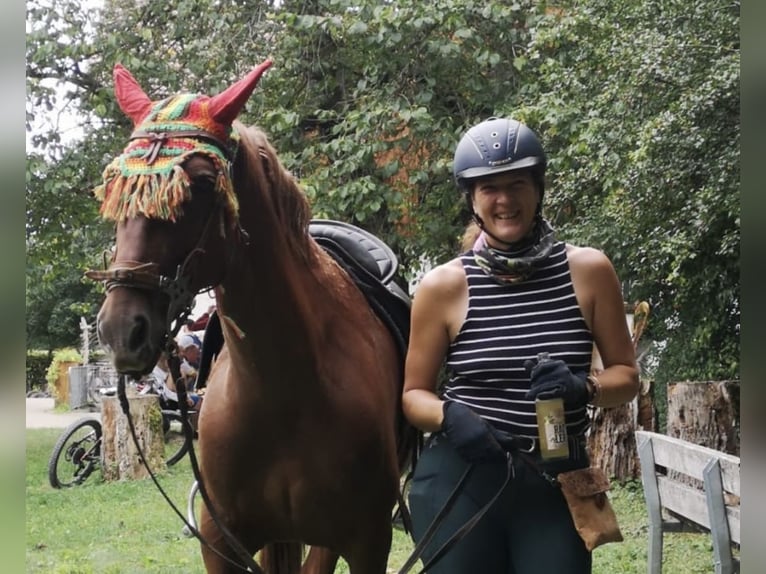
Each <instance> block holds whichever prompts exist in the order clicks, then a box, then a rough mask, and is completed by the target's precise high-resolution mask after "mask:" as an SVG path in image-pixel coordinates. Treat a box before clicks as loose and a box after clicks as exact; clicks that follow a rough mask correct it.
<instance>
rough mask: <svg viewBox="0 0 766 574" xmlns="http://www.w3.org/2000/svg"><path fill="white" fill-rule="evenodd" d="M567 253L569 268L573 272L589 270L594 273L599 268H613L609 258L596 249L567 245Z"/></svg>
mask: <svg viewBox="0 0 766 574" xmlns="http://www.w3.org/2000/svg"><path fill="white" fill-rule="evenodd" d="M566 251H567V259H568V260H569V266H570V267H571V268H572V269H573V270H577V269H587V270H590V271H593V270H596V269H597V268H599V267H602V268H611V267H612V262H611V261H609V257H607V256H606V254H605V253H604V252H603V251H601V250H600V249H596V248H595V247H580V246H577V245H572V244H570V243H567V244H566Z"/></svg>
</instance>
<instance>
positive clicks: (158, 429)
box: [101, 395, 166, 480]
mask: <svg viewBox="0 0 766 574" xmlns="http://www.w3.org/2000/svg"><path fill="white" fill-rule="evenodd" d="M128 405H129V407H130V416H131V418H132V419H133V425H134V427H135V429H136V439H137V441H138V444H139V446H140V447H141V452H142V453H143V454H144V457H145V458H146V461H147V464H148V465H149V467H150V468H151V469H152V472H159V471H162V470H164V469H165V468H166V465H165V457H164V451H165V442H164V435H163V431H162V413H161V412H160V404H159V399H158V397H157V396H156V395H141V396H134V397H128ZM101 424H102V426H103V430H104V438H103V443H102V449H101V462H102V469H103V475H104V480H123V479H137V478H146V477H148V476H149V472H148V471H147V469H146V465H145V464H144V463H143V462H142V460H141V456H140V455H139V453H138V449H137V448H136V444H135V441H134V440H133V437H132V436H131V433H130V427H129V425H128V418H127V417H126V416H125V414H124V413H123V412H122V408H121V407H120V401H119V399H118V398H117V397H104V398H103V399H102V401H101Z"/></svg>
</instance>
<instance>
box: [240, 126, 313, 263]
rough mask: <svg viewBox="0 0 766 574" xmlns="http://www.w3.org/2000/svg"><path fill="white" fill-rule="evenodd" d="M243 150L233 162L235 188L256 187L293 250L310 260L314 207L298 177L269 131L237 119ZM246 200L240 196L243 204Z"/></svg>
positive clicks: (241, 148)
mask: <svg viewBox="0 0 766 574" xmlns="http://www.w3.org/2000/svg"><path fill="white" fill-rule="evenodd" d="M234 127H235V129H236V130H237V132H238V133H239V136H240V142H239V151H238V154H237V158H236V160H235V161H234V165H233V176H232V177H233V179H234V188H235V190H241V189H249V190H252V189H255V190H260V191H261V193H262V194H263V195H264V196H265V198H266V199H267V200H268V202H269V204H270V205H271V208H272V209H273V210H274V214H275V216H276V218H277V219H278V221H279V224H280V228H281V229H282V230H283V231H284V241H285V242H286V247H287V248H288V249H289V250H290V252H292V253H294V254H296V255H297V256H298V257H300V258H302V259H304V260H308V259H309V258H310V257H311V249H310V248H309V232H308V229H309V223H310V221H311V206H310V205H309V202H308V199H307V197H306V195H305V193H304V192H303V189H302V188H301V187H300V185H299V184H298V181H297V180H296V179H295V177H294V176H293V175H292V174H291V173H290V172H289V171H288V170H287V169H285V167H284V166H283V165H282V162H281V161H280V160H279V156H278V155H277V152H276V150H275V149H274V147H273V146H272V145H271V142H269V140H268V138H267V137H266V134H265V133H264V132H263V131H262V130H261V129H260V128H259V127H257V126H255V125H251V126H245V125H244V124H242V123H241V122H239V121H235V122H234ZM241 202H242V199H241V198H240V203H241Z"/></svg>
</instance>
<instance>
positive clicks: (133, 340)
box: [128, 315, 149, 351]
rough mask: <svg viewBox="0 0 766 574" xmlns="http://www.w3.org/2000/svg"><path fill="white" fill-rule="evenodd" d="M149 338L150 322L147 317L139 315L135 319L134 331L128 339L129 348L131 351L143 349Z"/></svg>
mask: <svg viewBox="0 0 766 574" xmlns="http://www.w3.org/2000/svg"><path fill="white" fill-rule="evenodd" d="M148 338H149V321H148V320H147V318H146V317H144V316H142V315H139V316H137V317H136V318H135V321H134V324H133V329H132V330H131V332H130V338H129V339H128V347H129V348H130V350H131V351H136V350H138V349H139V348H141V347H142V346H143V345H144V344H146V341H147V340H148Z"/></svg>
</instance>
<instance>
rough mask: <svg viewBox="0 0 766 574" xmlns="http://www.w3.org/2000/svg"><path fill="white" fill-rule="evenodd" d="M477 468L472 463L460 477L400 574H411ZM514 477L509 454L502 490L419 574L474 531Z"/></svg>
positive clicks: (456, 533) (511, 459)
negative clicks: (409, 573)
mask: <svg viewBox="0 0 766 574" xmlns="http://www.w3.org/2000/svg"><path fill="white" fill-rule="evenodd" d="M475 468H476V464H474V463H471V464H469V465H468V467H467V468H466V469H465V472H464V473H463V475H462V476H461V477H460V480H458V481H457V484H456V485H455V488H454V489H453V490H452V492H451V493H450V495H449V497H447V500H446V501H445V503H444V506H442V508H441V510H439V512H438V513H437V515H436V516H435V517H434V519H433V520H432V521H431V524H429V526H428V529H427V530H426V532H425V534H423V537H422V538H421V539H420V542H418V544H417V546H415V549H414V550H413V551H412V554H410V557H409V558H408V559H407V561H406V562H405V563H404V565H403V566H402V567H401V569H400V570H399V572H398V574H407V572H409V571H410V569H411V568H412V567H413V566H414V565H415V562H417V561H418V559H419V558H420V556H421V555H422V554H423V552H424V551H425V549H426V547H427V546H428V545H429V544H430V543H431V539H433V537H434V535H435V534H436V532H437V531H438V530H439V528H440V527H441V526H442V524H443V523H444V518H445V516H446V515H447V514H448V513H449V511H450V510H452V507H453V506H454V505H455V500H456V499H457V497H458V495H459V494H460V493H461V492H462V491H463V488H464V487H465V483H466V482H467V481H468V478H469V477H470V476H471V474H472V473H473V470H474V469H475ZM513 475H514V471H513V458H512V456H511V453H510V452H508V453H506V469H505V479H504V480H503V483H502V484H501V485H500V488H499V489H498V490H497V492H495V494H494V495H493V496H492V498H491V499H490V500H489V502H487V503H486V504H485V505H484V506H482V507H481V508H480V509H479V510H478V511H477V512H476V514H474V515H473V516H472V517H471V518H470V519H469V520H468V521H466V522H465V523H464V524H463V526H461V527H460V528H459V529H458V530H456V531H455V532H454V533H453V534H452V536H450V537H449V538H448V539H447V541H446V542H444V544H442V545H441V547H440V548H439V549H438V550H437V551H436V552H434V554H433V555H432V556H431V558H429V559H428V561H427V562H425V563H424V564H423V568H422V569H421V570H420V571H419V572H418V574H423V573H424V572H427V571H428V569H429V568H431V567H432V566H433V565H434V564H436V563H437V562H438V561H439V560H441V559H442V558H444V556H445V554H447V552H449V551H450V550H451V549H452V547H453V546H454V545H455V544H457V543H458V542H459V541H460V540H462V539H463V538H464V537H465V535H466V534H468V533H469V532H470V531H471V530H473V527H474V526H476V524H478V522H479V520H481V518H482V517H483V516H484V515H485V514H486V513H487V511H488V510H489V509H490V508H491V507H492V505H493V504H495V502H496V501H497V499H498V498H499V497H500V495H501V494H502V493H503V491H504V490H505V487H506V486H508V483H509V482H510V481H511V479H512V478H513Z"/></svg>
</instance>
